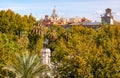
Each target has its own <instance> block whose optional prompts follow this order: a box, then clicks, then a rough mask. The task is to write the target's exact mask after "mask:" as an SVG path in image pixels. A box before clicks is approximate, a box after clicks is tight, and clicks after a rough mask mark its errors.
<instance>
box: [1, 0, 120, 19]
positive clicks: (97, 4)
mask: <svg viewBox="0 0 120 78" xmlns="http://www.w3.org/2000/svg"><path fill="white" fill-rule="evenodd" d="M54 6H56V9H57V13H58V15H59V16H61V17H67V18H68V17H76V16H79V17H86V18H88V19H91V20H99V19H100V14H103V13H104V12H105V9H106V8H111V9H112V12H113V15H114V17H115V19H116V20H120V0H0V10H6V9H12V10H13V11H15V12H17V13H20V14H21V15H24V14H30V13H32V14H33V16H35V17H36V18H37V19H40V18H41V17H44V15H46V14H48V15H51V13H52V10H53V8H54Z"/></svg>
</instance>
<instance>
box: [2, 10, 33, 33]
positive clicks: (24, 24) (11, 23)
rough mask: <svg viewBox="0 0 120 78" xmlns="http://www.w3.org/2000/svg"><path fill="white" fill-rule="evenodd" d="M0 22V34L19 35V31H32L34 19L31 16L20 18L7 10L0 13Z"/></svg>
mask: <svg viewBox="0 0 120 78" xmlns="http://www.w3.org/2000/svg"><path fill="white" fill-rule="evenodd" d="M0 21H1V22H0V31H1V32H2V33H11V34H14V35H15V34H17V35H20V34H21V31H27V32H30V31H31V30H32V27H33V24H34V22H35V18H34V17H33V16H32V14H30V15H29V16H27V15H24V16H21V15H19V14H17V13H14V12H13V11H12V10H10V9H8V10H7V11H4V10H1V11H0Z"/></svg>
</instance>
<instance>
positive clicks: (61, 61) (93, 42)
mask: <svg viewBox="0 0 120 78" xmlns="http://www.w3.org/2000/svg"><path fill="white" fill-rule="evenodd" d="M119 29H120V27H119V26H104V27H102V28H101V29H98V30H93V29H89V28H83V27H81V26H75V27H72V28H70V29H68V30H65V32H64V33H61V34H59V35H60V36H59V37H57V39H56V40H55V41H54V42H50V44H49V47H50V48H51V49H52V50H53V54H52V55H53V56H52V61H53V62H54V64H55V65H56V71H58V72H59V73H57V74H58V76H59V75H60V76H61V78H62V77H67V76H71V77H74V78H116V77H117V78H119V77H120V75H119V74H120V73H119V71H120V69H119V66H120V61H119V60H120V48H119V47H120V44H119V43H120V41H119V39H120V38H119V37H120V31H119ZM57 32H59V31H56V32H55V33H57Z"/></svg>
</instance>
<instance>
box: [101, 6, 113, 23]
mask: <svg viewBox="0 0 120 78" xmlns="http://www.w3.org/2000/svg"><path fill="white" fill-rule="evenodd" d="M101 21H102V23H103V24H109V25H113V24H114V22H113V16H112V10H111V9H110V8H107V9H106V13H105V14H104V15H103V16H101Z"/></svg>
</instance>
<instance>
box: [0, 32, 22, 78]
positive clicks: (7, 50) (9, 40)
mask: <svg viewBox="0 0 120 78" xmlns="http://www.w3.org/2000/svg"><path fill="white" fill-rule="evenodd" d="M17 39H18V38H17V37H16V36H14V35H10V34H2V33H0V57H1V58H0V77H3V75H5V72H3V71H2V67H3V66H5V65H6V63H9V62H10V60H11V59H12V58H13V57H14V54H15V53H19V52H20V51H21V50H22V45H20V44H19V43H18V42H17Z"/></svg>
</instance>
